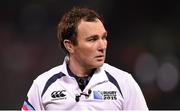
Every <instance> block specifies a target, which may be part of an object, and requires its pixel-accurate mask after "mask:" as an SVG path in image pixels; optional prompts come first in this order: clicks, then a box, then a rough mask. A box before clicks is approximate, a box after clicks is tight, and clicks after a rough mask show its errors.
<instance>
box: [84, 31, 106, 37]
mask: <svg viewBox="0 0 180 111" xmlns="http://www.w3.org/2000/svg"><path fill="white" fill-rule="evenodd" d="M104 36H107V31H106V32H104V33H103V35H102V37H104ZM91 37H98V35H96V34H95V35H91V36H89V37H87V39H88V38H91Z"/></svg>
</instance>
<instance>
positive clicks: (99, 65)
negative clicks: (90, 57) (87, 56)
mask: <svg viewBox="0 0 180 111" xmlns="http://www.w3.org/2000/svg"><path fill="white" fill-rule="evenodd" d="M103 64H104V62H102V63H97V64H95V65H94V68H99V67H101V66H102V65H103Z"/></svg>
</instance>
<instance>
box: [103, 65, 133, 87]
mask: <svg viewBox="0 0 180 111" xmlns="http://www.w3.org/2000/svg"><path fill="white" fill-rule="evenodd" d="M103 68H104V70H105V71H106V72H108V73H109V74H110V75H111V76H112V77H113V78H114V79H115V80H116V81H117V82H118V84H119V85H120V86H121V89H122V90H126V89H127V88H128V87H129V88H130V87H132V86H133V85H135V84H136V81H135V79H134V78H133V76H132V75H131V74H130V73H128V72H126V71H123V70H121V69H118V68H116V67H114V66H111V65H109V64H107V63H105V64H104V65H103Z"/></svg>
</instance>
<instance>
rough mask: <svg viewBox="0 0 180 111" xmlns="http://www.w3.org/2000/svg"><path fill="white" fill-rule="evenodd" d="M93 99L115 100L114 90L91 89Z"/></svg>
mask: <svg viewBox="0 0 180 111" xmlns="http://www.w3.org/2000/svg"><path fill="white" fill-rule="evenodd" d="M93 96H94V99H99V100H117V93H116V91H93Z"/></svg>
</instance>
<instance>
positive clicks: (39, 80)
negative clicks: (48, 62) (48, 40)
mask: <svg viewBox="0 0 180 111" xmlns="http://www.w3.org/2000/svg"><path fill="white" fill-rule="evenodd" d="M61 70H62V65H59V66H56V67H53V68H51V69H50V70H48V71H46V72H44V73H42V74H40V75H39V76H38V77H37V78H36V79H35V80H34V82H35V83H36V84H38V85H40V86H44V85H45V83H46V82H47V81H48V80H49V79H50V78H51V77H52V76H54V75H56V74H58V73H60V72H61Z"/></svg>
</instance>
